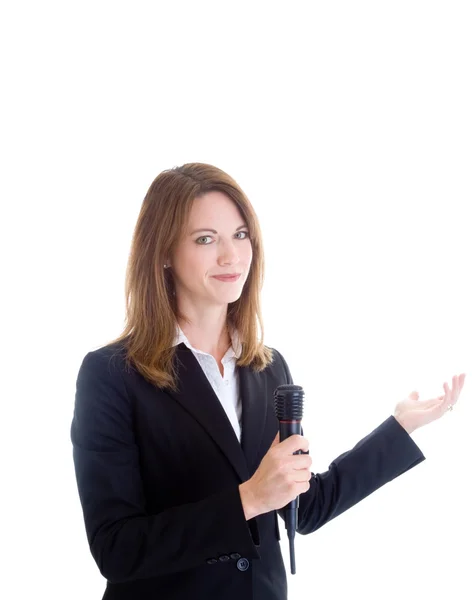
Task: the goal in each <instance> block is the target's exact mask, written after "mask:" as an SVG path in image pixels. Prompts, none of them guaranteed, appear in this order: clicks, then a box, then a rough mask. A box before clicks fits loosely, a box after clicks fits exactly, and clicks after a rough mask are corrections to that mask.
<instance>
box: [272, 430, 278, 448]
mask: <svg viewBox="0 0 476 600" xmlns="http://www.w3.org/2000/svg"><path fill="white" fill-rule="evenodd" d="M278 444H279V431H278V433H277V434H276V437H275V438H274V440H273V443H272V444H271V448H272V447H273V446H277V445H278Z"/></svg>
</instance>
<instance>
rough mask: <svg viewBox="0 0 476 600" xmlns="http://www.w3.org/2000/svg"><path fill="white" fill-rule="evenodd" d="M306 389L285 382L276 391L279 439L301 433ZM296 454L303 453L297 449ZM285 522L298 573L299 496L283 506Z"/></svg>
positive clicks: (293, 566) (275, 400)
mask: <svg viewBox="0 0 476 600" xmlns="http://www.w3.org/2000/svg"><path fill="white" fill-rule="evenodd" d="M303 400H304V391H303V389H302V387H301V386H300V385H291V384H284V385H280V386H278V387H277V388H276V390H275V391H274V408H275V412H276V417H277V418H278V421H279V441H280V442H282V441H284V440H285V439H286V438H288V437H290V436H292V435H295V434H298V435H301V419H302V411H303ZM294 454H302V451H301V450H297V451H296V452H294ZM283 508H284V511H285V513H284V514H285V523H286V529H287V532H288V538H289V555H290V559H291V573H292V574H293V575H294V574H295V573H296V560H295V556H294V538H295V535H296V529H297V525H298V508H299V496H298V497H297V498H296V499H295V500H291V502H289V503H288V504H286V506H284V507H283Z"/></svg>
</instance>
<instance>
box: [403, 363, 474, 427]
mask: <svg viewBox="0 0 476 600" xmlns="http://www.w3.org/2000/svg"><path fill="white" fill-rule="evenodd" d="M465 377H466V374H465V373H462V374H461V375H459V376H458V375H454V377H453V387H452V388H450V387H449V386H448V384H447V383H446V382H445V383H444V384H443V389H444V390H445V393H444V394H443V395H442V396H438V397H437V398H432V399H431V400H419V399H418V397H419V394H418V392H417V391H414V392H412V393H411V394H410V395H409V396H408V397H407V398H405V400H402V401H401V402H399V403H398V404H397V406H396V407H395V412H394V417H395V419H396V420H397V421H398V422H399V423H400V425H401V426H402V427H403V428H404V429H406V431H407V432H408V433H412V432H413V431H415V429H418V427H422V426H423V425H427V424H428V423H431V422H432V421H436V419H439V418H440V417H442V416H443V415H444V414H445V413H446V411H447V410H451V409H452V407H453V406H454V405H455V404H456V402H457V401H458V397H459V395H460V392H461V390H462V388H463V385H464V379H465Z"/></svg>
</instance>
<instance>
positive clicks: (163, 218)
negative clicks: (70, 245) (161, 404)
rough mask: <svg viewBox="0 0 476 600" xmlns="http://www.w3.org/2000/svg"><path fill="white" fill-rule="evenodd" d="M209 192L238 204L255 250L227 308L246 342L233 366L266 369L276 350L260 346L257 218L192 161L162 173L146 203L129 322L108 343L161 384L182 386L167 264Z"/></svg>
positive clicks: (133, 265)
mask: <svg viewBox="0 0 476 600" xmlns="http://www.w3.org/2000/svg"><path fill="white" fill-rule="evenodd" d="M212 190H213V191H220V192H222V193H224V194H226V195H227V196H228V197H229V198H230V199H231V200H232V201H233V202H235V204H236V205H237V207H238V210H239V211H240V213H241V215H242V217H243V218H244V220H245V222H246V225H247V226H248V228H249V234H250V239H251V245H252V251H253V256H252V262H251V266H250V270H249V274H248V278H247V280H246V282H245V285H244V286H243V290H242V293H241V296H240V298H239V299H238V300H236V302H232V303H230V304H229V305H228V312H227V325H228V326H229V327H232V328H235V329H236V330H237V332H238V335H239V337H240V340H241V342H242V353H241V356H240V357H239V359H238V360H237V363H236V364H237V366H239V367H240V366H251V367H252V368H253V369H254V370H255V371H262V370H263V369H264V368H265V367H266V366H267V365H268V364H269V363H270V362H272V350H271V349H270V348H268V347H267V346H265V345H264V343H263V334H264V328H263V319H262V315H261V306H260V292H261V288H262V285H263V280H264V255H263V241H262V235H261V230H260V226H259V223H258V218H257V216H256V213H255V211H254V209H253V207H252V206H251V203H250V201H249V199H248V197H247V196H246V194H245V193H244V192H243V190H242V189H241V188H240V186H239V185H238V184H237V183H236V181H235V180H234V179H232V177H230V176H229V175H228V174H227V173H225V172H224V171H222V170H221V169H218V168H217V167H214V166H212V165H209V164H204V163H187V164H185V165H182V166H181V167H174V168H173V169H167V170H165V171H162V173H160V174H159V175H158V176H157V177H156V178H155V179H154V181H153V182H152V184H151V186H150V187H149V190H148V191H147V194H146V196H145V198H144V200H143V202H142V206H141V209H140V213H139V217H138V220H137V223H136V226H135V230H134V234H133V238H132V245H131V251H130V254H129V260H128V264H127V270H126V284H125V297H126V319H125V322H126V325H125V327H124V329H123V332H122V333H121V335H120V336H119V337H117V338H115V339H114V340H112V341H111V342H109V344H116V343H120V344H122V345H123V346H124V347H125V348H126V360H127V362H128V363H132V364H133V366H134V368H135V369H136V370H137V371H139V372H140V373H141V374H142V375H143V376H144V377H145V378H146V379H147V380H149V381H151V382H152V383H154V384H156V385H157V386H158V387H162V388H172V389H174V390H176V389H177V381H176V371H175V370H174V361H173V359H174V354H175V347H172V344H173V341H174V338H175V333H176V326H177V323H178V317H180V318H183V317H182V315H181V314H180V313H179V311H178V307H177V302H176V297H175V294H174V282H173V276H172V274H171V273H170V269H164V264H165V262H166V260H167V258H168V257H169V255H170V254H171V253H173V251H174V247H175V244H176V243H177V242H178V240H179V238H180V236H181V234H182V232H183V230H184V228H185V227H186V224H187V222H188V216H189V213H190V210H191V208H192V203H193V201H194V199H195V198H197V197H200V196H201V195H203V194H205V193H207V192H209V191H212ZM258 323H259V327H260V333H261V336H260V339H258V329H257V326H258ZM109 344H108V345H109Z"/></svg>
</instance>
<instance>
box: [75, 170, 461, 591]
mask: <svg viewBox="0 0 476 600" xmlns="http://www.w3.org/2000/svg"><path fill="white" fill-rule="evenodd" d="M263 265H264V258H263V249H262V239H261V232H260V227H259V224H258V220H257V217H256V215H255V212H254V210H253V208H252V206H251V204H250V201H249V200H248V198H247V196H246V195H245V194H244V192H243V191H242V190H241V188H240V187H239V186H238V184H237V183H236V182H235V181H234V180H233V179H232V178H231V177H230V176H229V175H227V174H226V173H224V172H223V171H221V170H220V169H218V168H216V167H213V166H211V165H206V164H201V163H190V164H186V165H183V166H182V167H176V168H174V169H171V170H167V171H164V172H162V173H161V174H160V175H159V176H158V177H157V178H156V179H155V180H154V182H153V183H152V185H151V186H150V188H149V190H148V192H147V194H146V197H145V199H144V201H143V203H142V207H141V210H140V213H139V217H138V221H137V224H136V227H135V231H134V236H133V241H132V249H131V254H130V257H129V263H128V267H127V278H126V307H127V320H126V326H125V328H124V331H123V333H122V334H121V335H120V336H119V337H118V338H116V339H115V340H113V341H112V342H110V343H109V344H108V345H106V346H104V347H102V348H99V349H97V350H94V351H91V352H88V354H87V355H86V356H85V357H84V359H83V362H82V364H81V367H80V369H79V373H78V377H77V382H76V399H75V407H74V416H73V421H72V424H71V440H72V443H73V458H74V465H75V471H76V479H77V484H78V491H79V496H80V500H81V504H82V508H83V514H84V521H85V526H86V532H87V538H88V542H89V546H90V550H91V553H92V555H93V557H94V559H95V561H96V563H97V565H98V567H99V569H100V571H101V573H102V574H103V576H104V577H105V578H106V579H107V588H106V592H105V594H104V596H103V598H104V599H105V600H106V599H107V600H128V599H131V600H136V599H139V598H140V599H141V600H152V598H174V599H176V600H179V599H180V600H190V599H191V598H206V599H207V600H223V598H227V600H241V599H242V598H252V597H254V598H259V599H260V600H286V598H287V580H286V572H285V569H284V563H283V557H282V554H281V549H280V544H279V540H280V532H279V525H278V516H280V517H281V518H282V519H283V520H284V519H285V510H286V509H285V506H286V505H287V504H288V503H289V502H291V501H292V500H294V499H296V498H297V497H298V496H299V510H298V518H297V523H298V526H297V528H296V530H295V531H296V532H297V533H301V534H309V533H312V532H314V531H316V530H317V529H319V528H320V527H322V526H323V525H324V524H325V523H327V522H329V521H330V520H331V519H333V518H335V517H336V516H338V515H340V514H342V513H343V512H344V511H346V510H347V509H349V508H350V507H351V506H354V505H355V504H357V503H358V502H360V501H361V500H362V499H363V498H365V497H366V496H368V495H369V494H370V493H372V492H373V491H375V490H376V489H378V488H379V487H381V486H382V485H384V484H385V483H387V482H389V481H391V480H392V479H394V478H395V477H397V476H399V475H401V474H402V473H405V472H406V471H408V470H409V469H411V468H412V467H414V466H415V465H417V464H419V463H420V462H421V461H422V460H424V458H425V457H424V456H423V454H422V453H421V451H420V449H419V448H418V446H417V445H416V444H415V443H414V441H413V440H412V439H411V437H410V435H409V432H410V431H413V429H414V428H416V427H419V426H421V425H422V424H425V423H428V422H430V421H431V420H434V419H435V418H438V416H440V413H442V411H446V408H447V407H448V406H449V405H452V404H454V403H455V402H456V400H457V398H458V395H459V392H460V389H461V387H462V385H463V383H464V376H461V378H460V379H456V378H455V379H454V380H453V387H452V389H451V390H450V389H449V388H448V387H446V388H445V396H444V397H440V398H438V399H436V400H434V401H426V402H425V401H421V400H418V399H417V397H416V396H415V395H413V396H412V397H409V398H407V399H406V400H405V401H403V402H401V403H399V405H398V406H397V410H396V414H395V416H389V417H388V418H387V419H386V420H385V421H384V422H383V423H381V424H380V425H379V426H378V427H377V428H376V429H374V430H373V431H372V432H371V433H370V434H369V435H367V436H366V437H365V438H363V439H362V440H361V441H360V442H359V443H358V444H357V445H356V446H355V447H354V448H353V449H351V450H349V451H347V452H344V453H342V454H341V455H340V456H338V457H337V458H336V459H334V460H333V461H332V463H331V464H330V466H329V469H328V470H327V471H326V472H324V473H316V474H314V473H312V472H311V470H310V467H311V463H312V459H311V456H310V455H309V454H308V453H307V452H308V448H309V441H308V440H306V438H304V437H303V436H302V435H298V434H295V435H292V436H290V437H288V438H287V439H284V440H282V441H280V434H279V422H278V419H277V417H276V413H275V392H276V390H277V388H279V387H280V386H283V385H287V386H289V384H291V385H292V384H293V379H292V376H291V373H290V370H289V367H288V365H287V363H286V360H285V359H284V357H283V356H282V354H281V353H280V352H279V351H278V350H276V349H273V348H270V347H267V346H265V345H264V342H263V324H262V319H261V308H260V292H261V288H262V283H263ZM302 451H303V452H304V453H307V454H302V453H301V452H302ZM293 533H294V531H293ZM292 572H294V571H292Z"/></svg>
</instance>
